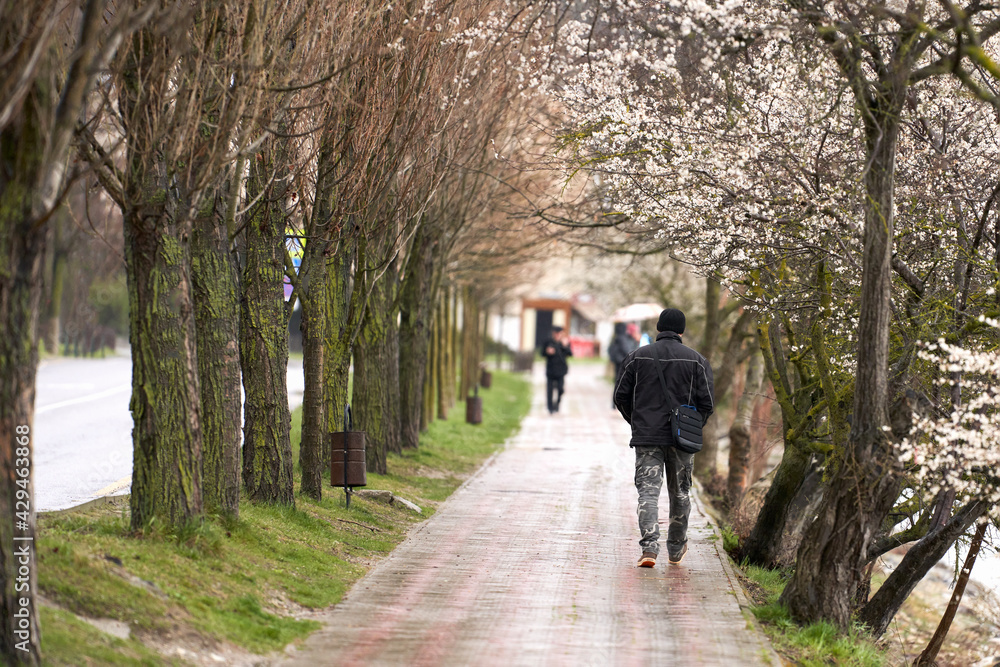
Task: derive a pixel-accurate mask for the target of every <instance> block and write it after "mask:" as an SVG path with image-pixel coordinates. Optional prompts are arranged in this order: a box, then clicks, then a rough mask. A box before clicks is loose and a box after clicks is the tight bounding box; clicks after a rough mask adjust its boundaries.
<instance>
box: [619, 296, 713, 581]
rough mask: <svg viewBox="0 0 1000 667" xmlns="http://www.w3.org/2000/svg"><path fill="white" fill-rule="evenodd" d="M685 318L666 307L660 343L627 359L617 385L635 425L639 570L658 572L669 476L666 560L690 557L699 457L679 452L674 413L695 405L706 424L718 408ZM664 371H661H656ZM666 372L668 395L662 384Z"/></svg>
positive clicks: (625, 412)
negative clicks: (687, 340) (688, 340)
mask: <svg viewBox="0 0 1000 667" xmlns="http://www.w3.org/2000/svg"><path fill="white" fill-rule="evenodd" d="M684 325H685V318H684V313H683V312H681V311H680V310H677V309H676V308H667V309H666V310H664V311H663V312H662V313H660V318H659V320H658V321H657V323H656V330H657V332H659V333H657V335H656V340H655V341H654V342H652V343H650V344H649V345H644V346H642V347H639V348H638V349H636V350H635V351H634V352H632V353H631V354H629V355H628V357H626V359H625V361H624V363H623V364H622V375H621V378H619V380H618V384H617V385H616V386H615V406H616V407H617V408H618V411H619V412H621V414H622V417H624V418H625V421H627V422H628V423H629V424H630V425H631V426H632V439H631V441H630V442H629V446H630V447H633V448H635V488H636V490H637V491H638V492H639V508H638V514H639V546H640V547H641V548H642V556H641V557H640V558H639V567H653V565H655V564H656V557H657V555H658V554H659V553H660V547H659V539H660V524H659V508H658V503H659V498H660V486H661V484H662V481H661V478H660V475H661V474H663V473H664V472H665V474H666V478H667V491H668V493H669V495H670V525H669V527H668V528H667V556H668V560H669V561H670V562H671V563H680V562H681V560H683V558H684V554H686V553H687V524H688V515H689V514H690V512H691V498H690V496H689V492H690V490H691V473H692V469H693V467H694V455H693V454H686V453H684V452H682V451H680V450H679V449H677V448H675V447H674V446H673V445H674V442H673V435H672V434H671V430H670V413H671V412H672V411H673V410H674V408H676V407H677V406H678V405H692V406H694V407H695V408H697V410H698V412H699V413H700V414H701V416H702V419H703V422H702V423H704V421H707V420H708V418H709V416H710V415H711V414H712V411H713V410H714V408H715V403H714V399H713V397H712V391H713V387H712V368H711V367H710V366H709V365H708V361H706V360H705V357H703V356H701V355H700V354H698V353H697V352H696V351H694V350H692V349H691V348H689V347H688V346H686V345H684V343H682V342H681V334H683V333H684ZM657 367H659V368H657ZM661 370H662V371H663V379H664V380H665V382H666V395H664V388H663V385H662V384H660V378H659V372H660V371H661Z"/></svg>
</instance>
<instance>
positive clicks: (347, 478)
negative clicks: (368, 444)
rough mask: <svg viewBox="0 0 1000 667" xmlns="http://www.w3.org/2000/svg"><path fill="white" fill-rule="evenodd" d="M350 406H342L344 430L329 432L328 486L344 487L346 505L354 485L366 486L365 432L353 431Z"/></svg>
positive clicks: (348, 505) (349, 504)
mask: <svg viewBox="0 0 1000 667" xmlns="http://www.w3.org/2000/svg"><path fill="white" fill-rule="evenodd" d="M353 425H354V424H353V419H352V418H351V406H350V405H346V406H344V430H343V431H342V432H339V433H331V434H330V486H342V487H344V493H345V495H346V496H347V507H350V506H351V491H352V489H353V487H355V486H367V484H368V469H367V466H366V464H365V433H364V431H353V430H351V429H352V427H353Z"/></svg>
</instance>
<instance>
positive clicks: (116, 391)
mask: <svg viewBox="0 0 1000 667" xmlns="http://www.w3.org/2000/svg"><path fill="white" fill-rule="evenodd" d="M131 390H132V384H131V383H129V384H123V385H121V386H119V387H113V388H111V389H105V390H104V391H101V392H98V393H96V394H90V395H89V396H81V397H80V398H71V399H69V400H66V401H59V402H58V403H53V404H51V405H43V406H42V407H40V408H35V414H36V415H40V414H42V413H45V412H50V411H52V410H58V409H59V408H66V407H69V406H71V405H79V404H80V403H89V402H90V401H99V400H100V399H102V398H107V397H108V396H113V395H115V394H120V393H122V392H123V391H131Z"/></svg>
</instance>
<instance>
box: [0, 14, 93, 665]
mask: <svg viewBox="0 0 1000 667" xmlns="http://www.w3.org/2000/svg"><path fill="white" fill-rule="evenodd" d="M77 9H78V13H77V14H76V15H75V16H76V18H78V23H76V24H75V27H76V28H78V32H77V33H76V35H73V36H72V37H69V36H67V35H65V33H64V31H63V27H64V26H63V23H62V22H63V21H64V20H66V19H65V17H64V15H63V14H61V13H58V12H56V13H52V12H48V11H39V9H38V8H37V7H36V6H34V5H33V4H32V3H22V4H20V5H16V4H9V5H7V6H5V13H4V17H3V21H2V22H0V53H4V54H5V55H9V56H11V57H9V58H6V59H5V71H4V77H6V79H5V81H6V83H7V84H13V85H6V86H4V89H5V90H6V91H9V92H10V93H12V97H5V99H4V104H7V103H10V102H13V104H12V106H11V107H10V108H11V111H12V113H11V115H10V116H9V117H6V118H3V119H0V326H2V327H3V336H2V337H0V470H2V471H3V474H2V475H0V660H2V661H3V662H4V663H6V664H9V665H14V664H28V665H37V664H39V663H40V662H41V648H40V646H41V631H40V627H39V624H38V611H37V604H36V596H35V591H36V590H37V574H36V573H37V567H36V559H35V549H34V536H35V507H34V494H33V478H32V473H31V468H32V465H31V464H32V460H33V458H34V456H33V450H34V446H33V442H34V410H35V378H36V374H37V369H38V319H39V310H40V305H41V294H42V283H43V277H42V272H43V270H44V257H45V241H46V235H47V234H48V229H47V228H46V226H45V224H44V221H45V219H46V218H47V217H48V216H49V215H50V214H51V213H52V209H53V207H54V206H55V205H56V201H57V199H58V196H57V195H58V193H59V191H60V190H61V189H62V187H63V185H64V179H65V176H66V174H67V172H69V171H70V170H69V169H67V168H66V162H67V161H68V149H69V146H70V142H71V139H72V137H73V133H74V129H75V127H76V124H77V122H78V120H79V117H80V113H81V111H82V109H83V106H84V103H85V100H86V97H87V94H88V92H89V91H90V89H91V86H92V84H93V79H94V77H95V76H96V73H97V71H99V70H100V68H101V67H103V66H104V63H103V62H99V60H98V57H97V56H98V53H99V50H98V49H97V42H98V40H99V39H100V37H101V35H100V32H101V28H102V25H103V24H102V21H101V17H102V12H103V9H104V7H103V3H101V2H98V1H97V0H88V1H87V2H84V3H81V6H80V7H78V8H77ZM57 22H58V23H57ZM56 35H59V36H60V37H59V39H60V40H63V39H65V40H66V42H68V44H65V45H64V48H62V49H56V48H50V47H51V44H49V43H48V42H47V41H46V40H49V39H54V38H55V36H56ZM106 53H107V55H108V56H109V57H110V55H111V54H112V52H111V51H110V50H109V51H107V52H106ZM65 54H68V60H67V61H66V62H63V61H58V60H57V58H58V57H60V56H62V55H65ZM55 81H58V82H59V83H60V86H61V88H56V87H55V86H54V85H53V82H55ZM18 578H20V579H21V581H18ZM25 584H27V587H26V588H25V586H24V585H25Z"/></svg>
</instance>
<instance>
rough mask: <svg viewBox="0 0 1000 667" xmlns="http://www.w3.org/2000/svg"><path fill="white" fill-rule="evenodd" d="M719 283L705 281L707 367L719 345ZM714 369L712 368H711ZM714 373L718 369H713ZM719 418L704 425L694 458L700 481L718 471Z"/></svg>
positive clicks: (704, 352) (717, 392) (718, 394)
mask: <svg viewBox="0 0 1000 667" xmlns="http://www.w3.org/2000/svg"><path fill="white" fill-rule="evenodd" d="M720 287H721V286H720V285H719V281H718V280H715V279H714V278H711V277H710V278H706V279H705V329H704V331H702V338H701V354H702V355H703V356H704V357H705V359H706V361H708V364H709V366H712V363H713V361H714V359H715V349H716V347H718V344H719V297H720V293H721V289H720ZM713 368H714V367H713ZM715 370H716V373H717V372H718V369H715ZM716 377H718V375H716ZM722 393H723V392H722V391H720V390H719V387H718V386H716V387H715V402H716V404H718V402H719V400H720V399H721V398H722ZM718 423H719V416H718V415H716V417H715V420H714V421H711V422H710V423H708V424H706V425H705V429H704V432H703V433H702V441H703V442H702V446H701V451H700V452H699V453H698V456H696V457H694V473H695V474H696V475H697V476H698V477H699V478H701V479H711V477H712V476H713V475H715V472H716V470H717V469H718V458H719V433H718V429H717V428H716V425H717V424H718Z"/></svg>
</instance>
